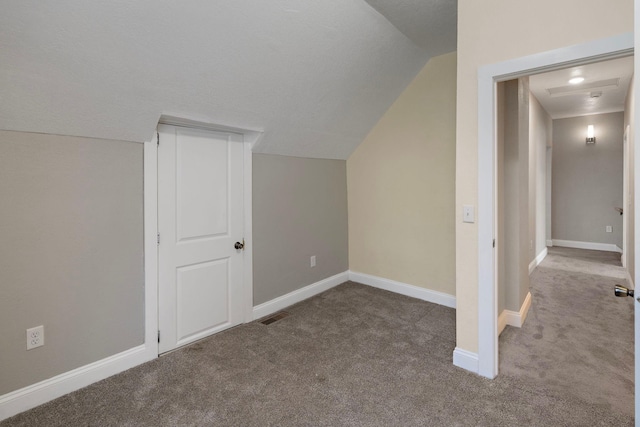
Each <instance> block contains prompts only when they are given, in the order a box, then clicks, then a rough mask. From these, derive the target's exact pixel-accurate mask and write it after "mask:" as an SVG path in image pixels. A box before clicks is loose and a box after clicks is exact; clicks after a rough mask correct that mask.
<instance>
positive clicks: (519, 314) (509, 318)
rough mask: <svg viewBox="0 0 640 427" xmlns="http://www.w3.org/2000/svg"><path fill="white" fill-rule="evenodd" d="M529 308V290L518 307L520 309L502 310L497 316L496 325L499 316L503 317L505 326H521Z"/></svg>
mask: <svg viewBox="0 0 640 427" xmlns="http://www.w3.org/2000/svg"><path fill="white" fill-rule="evenodd" d="M529 308H531V292H529V293H528V294H527V296H526V297H525V299H524V302H523V303H522V306H521V307H520V311H511V310H503V311H502V313H500V316H499V317H498V325H500V318H503V319H504V324H505V326H506V325H509V326H515V327H516V328H521V327H522V325H524V321H525V320H526V319H527V314H528V313H529ZM503 329H504V327H503ZM500 332H502V330H500Z"/></svg>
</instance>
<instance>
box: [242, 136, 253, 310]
mask: <svg viewBox="0 0 640 427" xmlns="http://www.w3.org/2000/svg"><path fill="white" fill-rule="evenodd" d="M252 147H253V142H248V141H245V142H244V165H243V170H244V183H243V187H244V188H243V190H244V224H243V227H244V244H245V245H244V251H243V257H244V259H243V263H242V265H243V269H244V270H243V272H242V276H243V277H242V283H243V288H244V289H243V290H244V292H243V294H244V304H243V305H244V307H245V308H244V313H243V319H244V322H245V323H248V322H251V321H252V320H253V152H252V151H251V149H252Z"/></svg>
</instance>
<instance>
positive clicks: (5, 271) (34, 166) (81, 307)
mask: <svg viewBox="0 0 640 427" xmlns="http://www.w3.org/2000/svg"><path fill="white" fill-rule="evenodd" d="M142 150H143V146H142V144H136V143H130V142H119V141H104V140H97V139H87V138H74V137H63V136H53V135H42V134H32V133H20V132H0V198H1V200H2V202H1V203H0V235H1V236H2V239H0V272H1V273H0V282H1V283H2V285H1V289H2V297H0V395H2V394H5V393H7V392H10V391H13V390H16V389H19V388H22V387H25V386H27V385H31V384H34V383H36V382H38V381H42V380H45V379H47V378H50V377H53V376H55V375H58V374H61V373H63V372H67V371H70V370H72V369H75V368H78V367H80V366H84V365H87V364H89V363H92V362H95V361H97V360H100V359H103V358H105V357H108V356H111V355H114V354H116V353H119V352H122V351H124V350H127V349H130V348H132V347H135V346H137V345H140V344H142V343H143V341H144V277H143V228H142V224H143V199H142ZM38 325H44V331H45V345H44V347H40V348H36V349H33V350H29V351H26V329H27V328H32V327H35V326H38Z"/></svg>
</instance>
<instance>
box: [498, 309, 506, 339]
mask: <svg viewBox="0 0 640 427" xmlns="http://www.w3.org/2000/svg"><path fill="white" fill-rule="evenodd" d="M506 312H507V310H502V313H500V315H499V316H498V336H500V334H501V333H502V331H504V328H506V327H507V313H506Z"/></svg>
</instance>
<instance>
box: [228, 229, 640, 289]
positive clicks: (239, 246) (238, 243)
mask: <svg viewBox="0 0 640 427" xmlns="http://www.w3.org/2000/svg"><path fill="white" fill-rule="evenodd" d="M233 247H234V248H236V249H244V240H243V241H242V243H240V242H236V244H235V245H233ZM631 292H633V291H631Z"/></svg>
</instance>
